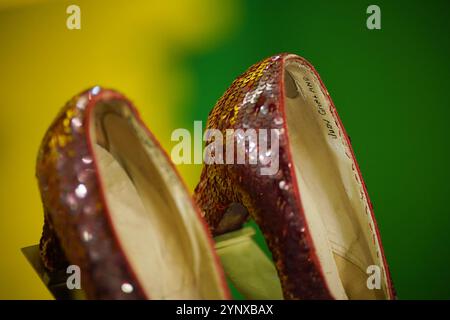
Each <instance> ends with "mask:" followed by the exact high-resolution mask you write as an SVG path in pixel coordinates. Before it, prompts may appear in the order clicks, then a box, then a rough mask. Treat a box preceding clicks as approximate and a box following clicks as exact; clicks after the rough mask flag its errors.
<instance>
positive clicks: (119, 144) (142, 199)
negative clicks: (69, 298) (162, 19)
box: [37, 54, 395, 299]
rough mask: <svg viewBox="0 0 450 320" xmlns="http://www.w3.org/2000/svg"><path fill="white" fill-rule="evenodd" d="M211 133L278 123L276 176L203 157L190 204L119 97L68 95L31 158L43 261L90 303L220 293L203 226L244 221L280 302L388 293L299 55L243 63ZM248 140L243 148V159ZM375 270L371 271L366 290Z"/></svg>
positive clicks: (223, 290) (350, 173) (319, 93)
mask: <svg viewBox="0 0 450 320" xmlns="http://www.w3.org/2000/svg"><path fill="white" fill-rule="evenodd" d="M208 128H214V129H219V130H221V131H222V132H225V130H226V129H229V128H232V129H246V128H254V129H261V128H263V129H264V128H265V129H278V131H277V132H278V133H279V148H278V151H277V152H278V158H279V170H278V172H276V174H274V175H262V174H261V171H260V170H258V169H260V166H261V164H258V163H257V164H235V165H226V164H210V165H205V166H204V168H203V172H202V174H201V180H200V182H199V184H198V186H197V188H196V190H195V195H194V201H193V200H192V198H191V197H190V195H189V193H188V191H187V190H186V188H185V186H184V184H183V182H182V180H181V179H180V176H179V175H178V174H177V172H176V170H175V168H174V166H173V165H172V163H171V161H170V160H169V158H168V157H167V155H166V154H165V152H164V151H163V150H162V148H161V147H160V145H159V144H158V142H157V140H156V139H155V138H154V136H153V135H152V134H151V133H150V131H149V130H148V129H147V128H146V127H145V125H144V123H143V122H142V120H141V119H140V118H139V115H138V113H137V111H136V110H135V108H134V107H133V105H132V104H131V102H130V101H129V100H127V99H126V98H125V97H124V96H122V95H121V94H119V93H117V92H115V91H112V90H106V89H101V88H100V87H94V88H92V89H90V90H88V91H85V92H83V93H81V94H80V95H78V96H76V97H74V98H73V99H72V100H70V101H69V102H68V103H67V105H66V106H65V107H64V108H63V110H62V111H61V112H60V114H59V115H58V116H57V118H56V120H55V121H54V122H53V124H52V125H51V126H50V128H49V130H48V131H47V133H46V135H45V137H44V140H43V143H42V146H41V148H40V152H39V156H38V161H37V177H38V181H39V187H40V191H41V196H42V202H43V204H44V211H45V224H44V230H43V235H42V238H41V242H40V250H41V256H42V259H43V262H44V264H45V266H46V267H47V268H48V269H49V270H55V269H58V268H62V267H64V266H65V265H68V264H75V265H78V266H79V267H80V268H81V271H82V286H83V289H84V291H85V293H86V294H87V297H88V298H91V299H147V298H152V299H223V298H229V292H228V289H227V285H226V282H225V279H224V274H223V271H222V267H221V265H220V263H219V260H218V258H217V256H216V253H215V251H214V248H213V240H212V238H211V236H210V232H211V233H212V235H214V236H215V235H218V234H221V233H225V232H229V231H233V230H237V229H239V228H240V227H241V226H242V224H243V223H244V222H245V221H246V220H247V219H248V218H249V217H251V218H253V219H254V220H255V221H256V223H257V224H258V225H259V227H260V229H261V230H262V232H263V234H264V236H265V240H266V243H267V245H268V247H269V248H270V250H271V252H272V255H273V259H274V262H275V266H276V269H277V272H278V276H279V279H280V282H281V287H282V290H283V295H284V297H285V298H286V299H391V298H394V296H395V294H394V291H393V287H392V283H391V278H390V275H389V271H388V267H387V264H386V260H385V257H384V254H383V249H382V245H381V240H380V236H379V233H378V229H377V226H376V222H375V218H374V215H373V209H372V205H371V203H370V200H369V197H368V194H367V190H366V188H365V185H364V182H363V180H362V177H361V173H360V171H359V169H358V165H357V163H356V160H355V157H354V154H353V151H352V148H351V146H350V141H349V139H348V136H347V134H346V133H345V130H344V127H343V125H342V123H341V121H340V119H339V117H338V115H337V113H336V109H335V107H334V105H333V103H332V101H331V98H330V97H329V94H328V91H327V90H326V88H325V86H324V85H323V83H322V81H321V80H320V78H319V75H318V74H317V72H316V71H315V70H314V68H313V67H312V66H311V65H310V64H309V63H308V62H307V61H305V60H304V59H303V58H301V57H299V56H296V55H292V54H282V55H278V56H275V57H271V58H268V59H266V60H264V61H262V62H260V63H257V64H255V65H253V66H252V67H251V68H250V69H249V70H248V71H247V72H245V73H244V74H243V75H241V76H240V77H239V78H237V79H236V80H235V81H234V82H233V84H232V85H231V87H230V88H229V89H228V90H227V91H226V93H225V94H224V96H223V97H222V98H221V99H220V100H219V102H218V103H217V105H216V106H215V107H214V109H213V110H212V111H211V113H210V115H209V119H208ZM254 147H255V146H254V145H250V146H249V145H248V144H247V145H246V147H245V148H246V150H245V153H246V154H247V156H248V154H249V148H254ZM256 148H258V146H256ZM195 202H196V203H195ZM236 207H238V209H239V210H233V208H236ZM202 217H203V218H202ZM203 219H204V220H205V221H206V222H207V224H208V226H209V231H210V232H208V226H206V224H205V223H203ZM371 267H375V268H377V270H379V272H380V274H379V277H380V281H381V285H380V286H379V288H375V290H374V288H370V286H368V284H367V279H368V277H369V274H368V270H369V269H370V268H371ZM255 272H257V270H255Z"/></svg>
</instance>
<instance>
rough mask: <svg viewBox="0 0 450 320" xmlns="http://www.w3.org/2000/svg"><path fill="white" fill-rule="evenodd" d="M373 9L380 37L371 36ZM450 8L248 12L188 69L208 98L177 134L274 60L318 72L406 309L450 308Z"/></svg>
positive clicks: (312, 5)
mask: <svg viewBox="0 0 450 320" xmlns="http://www.w3.org/2000/svg"><path fill="white" fill-rule="evenodd" d="M370 4H377V5H379V6H380V8H381V20H382V29H381V30H368V29H367V28H366V17H367V16H368V15H366V14H365V12H366V8H367V7H368V5H370ZM449 4H450V2H449V1H376V2H366V1H298V0H297V1H284V2H283V3H281V2H280V3H278V2H277V4H276V3H275V1H274V2H263V1H247V2H245V8H244V13H243V14H244V19H243V25H240V26H238V28H237V30H235V32H234V33H232V34H231V35H230V36H229V38H228V39H227V40H226V41H223V42H222V44H221V45H220V46H218V47H217V48H215V49H214V50H212V51H210V52H207V53H204V54H200V55H195V56H189V57H187V58H186V59H187V60H188V63H189V65H190V68H192V70H195V71H196V77H197V79H196V81H198V83H199V85H198V86H197V87H198V88H199V89H201V90H198V92H196V93H195V98H194V99H193V100H192V102H191V104H190V105H189V108H187V109H184V110H185V112H184V115H183V117H180V119H179V126H180V127H183V126H191V123H192V121H193V120H194V119H199V116H198V115H202V116H203V117H202V119H203V120H206V117H207V115H208V112H209V109H210V107H211V106H213V105H214V103H215V101H216V100H217V98H218V97H219V96H220V95H222V94H223V92H224V91H225V89H226V88H227V86H228V85H229V84H230V83H231V81H232V80H233V79H234V77H235V76H236V75H238V74H240V73H241V72H243V71H244V70H245V69H246V68H248V67H249V66H250V65H251V64H253V63H255V62H256V61H258V60H261V59H262V58H264V57H266V56H269V55H273V54H275V53H278V52H293V53H297V54H299V55H301V56H303V57H305V58H306V59H308V60H309V61H310V62H311V63H312V64H313V65H314V66H315V67H316V69H317V70H318V72H319V74H320V75H321V77H322V80H323V81H324V82H325V85H326V86H327V88H328V90H329V92H330V94H331V96H332V98H333V101H334V103H335V105H336V107H337V109H338V112H339V115H340V117H341V119H342V121H343V123H344V125H345V128H346V130H347V132H348V134H349V135H350V136H351V138H352V145H353V148H354V150H355V153H356V157H357V159H358V162H359V165H360V167H361V171H362V174H363V177H364V180H365V182H366V184H367V187H368V191H369V195H370V197H371V200H372V202H373V204H374V209H375V215H376V218H377V222H378V226H379V228H380V232H381V236H382V242H383V246H384V250H385V254H386V257H387V260H388V263H389V266H390V270H391V273H392V277H393V281H394V285H395V288H396V290H397V294H398V296H399V298H400V299H430V298H433V299H442V298H444V299H449V298H450V248H449V246H450V210H449V206H448V204H447V200H448V199H449V198H450V188H449V179H450V174H449V173H450V171H449V169H448V166H449V164H450V153H449V146H450V142H449V138H450V134H449V130H450V126H449V123H448V121H449V116H450V110H449V107H450V104H449V98H450V88H449V84H450V82H449V75H450V62H449V58H450V47H449V38H450V19H449V18H448V14H449V12H450V5H449ZM205 88H207V89H205ZM180 107H181V106H180ZM260 241H262V240H261V238H260Z"/></svg>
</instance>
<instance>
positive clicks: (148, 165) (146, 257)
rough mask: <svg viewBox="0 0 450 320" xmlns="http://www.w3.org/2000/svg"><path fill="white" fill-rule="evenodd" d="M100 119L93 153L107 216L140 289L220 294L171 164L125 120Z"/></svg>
mask: <svg viewBox="0 0 450 320" xmlns="http://www.w3.org/2000/svg"><path fill="white" fill-rule="evenodd" d="M101 119H102V120H101V122H102V123H103V124H97V126H98V129H97V130H96V131H97V133H96V136H97V139H96V141H97V144H96V145H95V146H94V152H95V155H96V161H97V163H98V167H99V171H100V176H101V178H102V183H103V185H104V188H105V196H106V201H107V204H108V209H109V214H110V218H111V221H112V224H113V227H114V229H115V232H116V235H117V237H118V240H119V242H120V244H121V246H122V248H123V250H124V252H125V255H126V256H127V259H128V260H129V263H130V265H131V266H132V268H133V270H134V271H135V273H136V275H137V277H138V279H139V282H140V284H141V285H142V286H143V289H144V290H145V292H147V293H148V295H149V296H150V298H152V299H207V298H209V299H220V298H223V289H222V287H221V285H220V281H219V277H218V276H217V271H216V269H215V268H216V266H215V263H214V257H213V256H212V254H211V249H210V248H209V247H208V239H207V238H206V233H205V232H204V231H203V230H202V226H201V224H200V221H199V220H198V218H197V217H196V212H195V210H194V208H193V206H192V204H191V203H190V202H189V198H188V195H186V194H184V193H183V192H184V191H182V190H183V188H182V186H181V184H180V183H179V182H178V181H177V179H178V178H177V177H176V176H175V175H174V173H173V172H172V171H171V170H172V169H171V167H169V166H168V164H167V163H164V161H166V160H165V159H162V158H163V157H162V156H161V155H160V153H158V152H159V151H154V150H155V149H152V150H153V151H152V152H154V154H152V155H150V154H149V151H146V149H145V148H146V147H145V146H144V144H143V143H142V142H141V140H140V139H139V138H138V135H137V134H136V132H135V131H133V130H138V129H132V128H133V127H131V125H130V123H129V121H127V120H125V119H123V118H122V117H120V116H118V115H116V114H112V113H111V114H108V115H106V116H103V117H101ZM99 128H100V129H99ZM150 159H152V160H150ZM168 181H172V182H168Z"/></svg>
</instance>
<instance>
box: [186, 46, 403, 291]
mask: <svg viewBox="0 0 450 320" xmlns="http://www.w3.org/2000/svg"><path fill="white" fill-rule="evenodd" d="M207 128H208V129H219V130H220V132H221V133H222V135H223V136H224V137H225V136H226V137H227V138H228V137H230V136H232V140H231V141H232V144H231V146H232V148H230V150H234V149H233V147H234V146H235V145H236V148H238V150H236V152H234V151H233V154H232V155H229V153H228V146H229V145H230V144H229V142H228V139H227V150H226V156H224V155H223V154H222V155H220V157H218V155H219V153H220V151H224V150H222V149H220V145H219V147H217V146H213V147H212V148H210V146H211V145H213V144H214V143H215V141H216V140H217V135H215V136H214V139H211V140H210V141H207V145H206V148H205V150H207V152H206V154H207V155H209V156H207V157H206V158H208V159H209V160H208V161H209V162H210V164H206V165H205V166H204V167H203V172H202V175H201V181H200V183H199V184H198V186H197V188H196V191H195V199H196V201H197V203H198V205H199V206H200V208H201V209H202V210H203V212H204V215H205V219H206V220H207V222H208V224H209V226H210V229H211V230H212V232H213V234H215V235H218V234H221V233H224V232H228V231H232V230H235V229H237V228H240V227H241V225H242V223H243V222H244V221H245V220H246V219H247V216H248V214H249V215H250V217H251V218H253V219H254V220H255V221H256V223H257V224H258V225H259V227H260V228H261V230H262V232H263V234H264V236H265V239H266V242H267V244H268V246H269V248H270V250H271V252H272V255H273V259H274V261H275V264H276V268H277V271H278V275H279V278H280V281H281V284H282V288H283V294H284V297H285V298H286V299H392V298H394V296H395V294H394V290H393V286H392V281H391V278H390V275H389V270H388V266H387V263H386V260H385V257H384V254H383V248H382V245H381V240H380V235H379V232H378V228H377V225H376V222H375V217H374V214H373V208H372V205H371V203H370V200H369V197H368V194H367V190H366V187H365V185H364V182H363V179H362V176H361V172H360V171H359V168H358V165H357V163H356V159H355V156H354V154H353V150H352V148H351V146H350V141H349V138H348V136H347V134H346V132H345V129H344V127H343V125H342V122H341V120H340V119H339V117H338V115H337V112H336V108H335V106H334V105H333V102H332V101H331V98H330V96H329V94H328V91H327V89H326V88H325V86H324V84H323V83H322V81H321V80H320V77H319V75H318V74H317V72H316V70H315V69H314V68H313V66H312V65H311V64H309V63H308V62H307V61H305V60H304V59H303V58H301V57H299V56H296V55H292V54H282V55H278V56H275V57H271V58H268V59H266V60H264V61H262V62H260V63H257V64H255V65H253V66H252V67H251V68H250V69H249V70H248V71H247V72H245V73H244V74H243V75H241V76H240V77H238V78H237V79H236V80H235V81H234V82H233V84H232V85H231V87H230V88H229V89H228V90H227V91H226V92H225V94H224V95H223V96H222V98H221V99H220V100H219V101H218V103H217V104H216V106H215V107H214V109H213V110H212V111H211V112H210V115H209V118H208V124H207ZM227 129H232V130H231V131H229V132H227ZM239 129H241V130H239ZM252 129H253V130H254V131H255V132H253V133H254V134H255V135H256V134H257V135H258V138H257V140H252V139H251V137H252V134H251V133H249V132H250V131H249V130H252ZM264 131H265V132H266V133H265V134H263V135H261V136H260V135H259V134H260V133H261V132H264ZM269 131H270V132H269ZM269 137H270V138H269ZM272 138H273V139H272ZM265 144H267V147H266V146H265ZM223 145H225V144H223ZM240 147H242V150H241V149H239V148H240ZM219 149H220V150H219ZM224 153H225V152H224ZM239 155H240V156H245V161H244V163H242V161H241V163H239ZM206 158H205V159H206ZM225 159H226V160H225ZM229 160H232V161H229ZM241 160H242V159H241ZM230 162H231V163H230ZM222 163H224V164H222ZM255 272H257V271H256V270H255Z"/></svg>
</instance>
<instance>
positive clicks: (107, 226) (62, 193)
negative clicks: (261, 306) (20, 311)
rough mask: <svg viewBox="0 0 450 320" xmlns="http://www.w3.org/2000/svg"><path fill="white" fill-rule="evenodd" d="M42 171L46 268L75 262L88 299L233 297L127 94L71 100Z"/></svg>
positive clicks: (42, 157)
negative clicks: (79, 270)
mask: <svg viewBox="0 0 450 320" xmlns="http://www.w3.org/2000/svg"><path fill="white" fill-rule="evenodd" d="M36 174H37V178H38V182H39V188H40V191H41V196H42V202H43V204H44V210H45V225H44V231H43V235H42V238H41V242H40V250H41V256H42V259H43V262H44V264H45V266H46V267H47V268H48V269H50V270H54V269H57V268H61V267H64V266H66V265H67V264H72V265H78V266H79V267H80V269H81V282H82V289H83V290H84V292H85V293H86V295H87V298H89V299H147V298H152V299H222V298H227V297H228V296H229V294H228V289H227V286H226V283H225V281H224V277H223V272H222V269H221V267H220V265H219V263H218V259H217V257H216V254H215V252H214V249H213V246H212V239H211V238H210V236H209V234H208V230H207V227H206V225H204V224H203V221H202V220H201V217H200V215H199V211H198V210H197V208H196V206H195V204H194V203H193V201H192V199H191V198H190V196H189V194H188V192H187V191H186V189H185V186H184V185H183V183H182V182H181V180H180V177H179V176H178V175H177V172H176V170H175V168H174V167H173V165H172V164H171V162H170V160H169V159H168V157H167V156H166V154H165V153H164V151H163V150H162V148H161V147H160V145H159V144H158V142H157V141H156V139H155V138H154V137H153V135H152V134H151V133H150V132H149V131H148V130H147V128H146V127H145V125H144V124H143V122H142V120H141V119H140V118H139V115H138V114H137V112H136V110H135V109H134V107H133V106H132V104H131V102H130V101H128V100H127V99H126V98H125V97H123V96H122V95H121V94H119V93H117V92H115V91H112V90H103V89H100V88H99V87H94V88H92V89H91V90H89V91H86V92H83V93H81V94H80V95H78V96H76V97H74V98H73V99H72V100H70V101H69V102H68V103H67V105H66V106H65V107H64V108H63V109H62V111H61V112H60V113H59V115H58V116H57V118H56V120H55V121H54V122H53V124H52V125H51V126H50V129H49V130H48V131H47V133H46V135H45V137H44V140H43V142H42V145H41V148H40V151H39V156H38V161H37V169H36Z"/></svg>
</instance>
